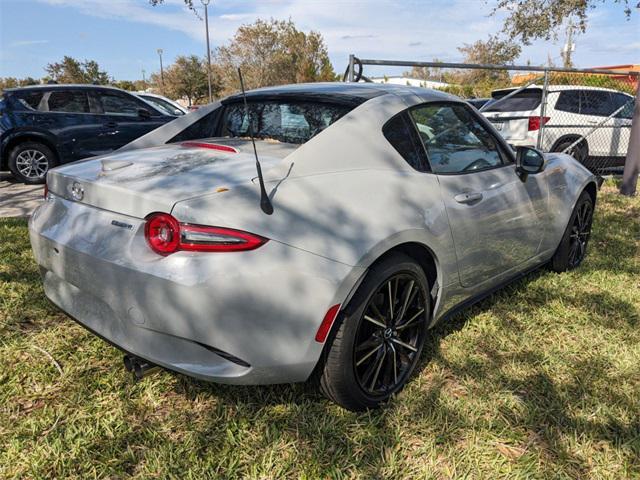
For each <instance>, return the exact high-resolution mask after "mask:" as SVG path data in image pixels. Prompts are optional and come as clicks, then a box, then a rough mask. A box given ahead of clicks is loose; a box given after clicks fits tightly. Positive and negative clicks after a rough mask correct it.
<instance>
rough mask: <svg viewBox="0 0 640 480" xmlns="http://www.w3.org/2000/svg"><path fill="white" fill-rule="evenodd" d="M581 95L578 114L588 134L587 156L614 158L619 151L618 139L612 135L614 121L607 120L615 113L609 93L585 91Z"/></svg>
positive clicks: (611, 119)
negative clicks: (585, 125) (586, 126)
mask: <svg viewBox="0 0 640 480" xmlns="http://www.w3.org/2000/svg"><path fill="white" fill-rule="evenodd" d="M581 94H582V98H581V101H580V114H581V116H582V119H583V121H584V122H585V123H586V124H587V125H588V127H589V128H588V130H589V132H590V133H589V134H588V137H587V144H588V145H589V155H590V156H596V157H612V156H615V155H616V152H617V151H618V149H619V140H620V137H619V136H618V135H614V132H615V125H614V119H613V118H609V119H607V117H608V116H609V115H611V114H612V113H613V112H614V111H615V108H614V103H613V97H612V95H611V92H608V91H604V90H586V89H585V90H582V92H581Z"/></svg>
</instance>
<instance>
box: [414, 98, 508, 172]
mask: <svg viewBox="0 0 640 480" xmlns="http://www.w3.org/2000/svg"><path fill="white" fill-rule="evenodd" d="M410 112H411V117H412V119H413V121H414V123H415V125H416V128H417V130H418V133H419V135H420V138H421V140H422V142H423V144H424V146H425V148H426V150H427V156H428V159H429V163H430V165H431V170H432V171H433V172H434V173H461V172H471V171H478V170H487V169H490V168H495V167H498V166H502V165H504V164H505V162H504V161H503V156H502V154H501V152H500V147H499V146H498V141H497V139H496V138H495V137H494V136H493V135H492V134H491V133H490V132H489V131H488V130H487V129H486V127H485V126H484V125H483V124H482V123H481V122H480V121H479V120H478V119H477V118H476V116H475V115H474V114H473V113H472V112H471V110H470V109H469V107H466V106H464V105H458V104H437V103H434V104H427V105H424V106H421V107H417V108H414V109H412V110H411V111H410Z"/></svg>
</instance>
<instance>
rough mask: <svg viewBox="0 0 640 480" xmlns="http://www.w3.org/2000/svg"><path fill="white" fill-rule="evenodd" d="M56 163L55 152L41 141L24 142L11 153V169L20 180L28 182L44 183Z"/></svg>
mask: <svg viewBox="0 0 640 480" xmlns="http://www.w3.org/2000/svg"><path fill="white" fill-rule="evenodd" d="M54 165H55V155H54V153H53V152H52V151H51V149H50V148H49V147H47V146H46V145H43V144H42V143H39V142H32V141H28V142H23V143H21V144H19V145H17V146H15V147H14V148H13V150H11V153H10V154H9V170H11V173H13V175H14V176H15V177H16V178H17V179H18V180H19V181H21V182H24V183H28V184H37V183H44V182H45V179H46V176H47V172H48V171H49V169H50V168H52V167H53V166H54Z"/></svg>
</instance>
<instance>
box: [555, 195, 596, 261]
mask: <svg viewBox="0 0 640 480" xmlns="http://www.w3.org/2000/svg"><path fill="white" fill-rule="evenodd" d="M592 222H593V200H591V195H589V194H588V193H587V192H582V194H581V195H580V198H579V199H578V203H576V207H575V208H574V210H573V213H572V214H571V218H570V219H569V225H567V229H566V230H565V232H564V235H563V237H562V241H561V242H560V245H559V246H558V250H556V253H555V254H554V255H553V258H552V259H551V269H552V270H554V271H556V272H565V271H567V270H572V269H574V268H576V267H578V266H579V265H580V264H581V263H582V260H584V257H585V255H586V253H587V244H588V243H589V237H590V236H591V224H592Z"/></svg>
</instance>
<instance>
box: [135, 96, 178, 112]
mask: <svg viewBox="0 0 640 480" xmlns="http://www.w3.org/2000/svg"><path fill="white" fill-rule="evenodd" d="M140 96H141V97H142V98H143V99H144V100H145V101H147V102H149V103H150V104H151V105H153V106H154V107H156V108H158V109H159V110H160V111H161V112H163V113H166V114H167V115H184V112H182V110H180V109H178V108H176V107H175V106H173V105H171V104H170V103H169V102H167V101H166V100H163V99H162V98H156V97H148V96H146V95H140Z"/></svg>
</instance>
